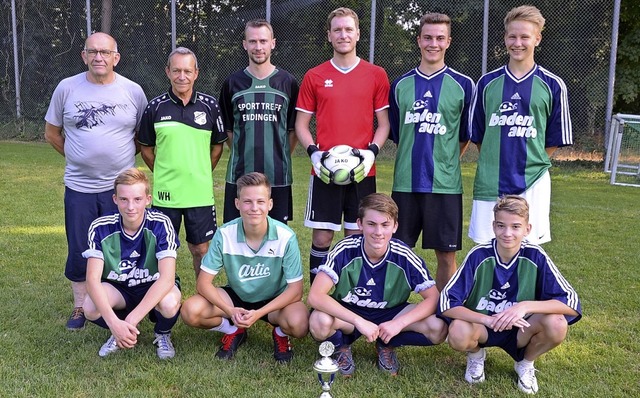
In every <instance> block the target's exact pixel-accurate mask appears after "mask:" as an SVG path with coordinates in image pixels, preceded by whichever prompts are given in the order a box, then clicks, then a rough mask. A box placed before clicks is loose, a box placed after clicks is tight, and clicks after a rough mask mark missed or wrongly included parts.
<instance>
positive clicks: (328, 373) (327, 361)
mask: <svg viewBox="0 0 640 398" xmlns="http://www.w3.org/2000/svg"><path fill="white" fill-rule="evenodd" d="M334 349H335V347H334V346H333V344H332V343H331V342H330V341H325V342H323V343H322V344H320V348H319V349H318V351H319V352H320V355H322V358H320V359H318V360H317V361H316V362H315V363H314V364H313V370H315V371H316V372H317V373H318V381H320V385H321V386H322V394H320V398H332V397H331V394H330V393H329V390H331V384H333V380H334V379H335V377H336V373H337V372H338V369H339V368H338V363H337V362H336V361H334V360H333V358H331V354H333V350H334Z"/></svg>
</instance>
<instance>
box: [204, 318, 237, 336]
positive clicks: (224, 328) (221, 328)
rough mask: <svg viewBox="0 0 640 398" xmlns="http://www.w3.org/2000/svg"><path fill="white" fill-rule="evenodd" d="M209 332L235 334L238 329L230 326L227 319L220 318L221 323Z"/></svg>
mask: <svg viewBox="0 0 640 398" xmlns="http://www.w3.org/2000/svg"><path fill="white" fill-rule="evenodd" d="M209 330H213V331H214V332H222V333H224V334H230V333H235V331H236V330H238V327H237V326H235V325H232V324H231V322H229V320H228V319H227V318H222V322H220V324H219V325H218V326H214V327H212V328H211V329H209Z"/></svg>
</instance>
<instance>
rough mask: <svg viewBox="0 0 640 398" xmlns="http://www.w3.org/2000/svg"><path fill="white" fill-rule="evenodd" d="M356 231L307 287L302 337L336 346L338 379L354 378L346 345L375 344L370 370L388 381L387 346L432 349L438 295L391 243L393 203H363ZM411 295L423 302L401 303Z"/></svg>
mask: <svg viewBox="0 0 640 398" xmlns="http://www.w3.org/2000/svg"><path fill="white" fill-rule="evenodd" d="M357 224H358V227H359V228H360V230H361V231H362V234H358V235H350V236H348V237H347V238H344V239H343V240H341V241H340V242H338V243H336V245H335V246H334V248H333V249H332V250H331V251H330V252H329V255H328V256H327V258H326V261H325V262H324V264H322V265H321V266H320V268H319V271H318V274H317V276H316V278H315V280H314V282H313V284H312V285H311V291H310V292H309V297H308V303H309V305H310V306H311V307H313V308H314V311H313V312H312V313H311V316H310V318H309V330H310V332H311V335H312V336H313V338H314V339H316V340H318V341H323V340H327V341H330V342H332V343H333V345H334V346H335V347H336V352H335V356H336V359H337V361H338V365H339V367H340V373H341V374H342V375H344V376H351V375H352V374H353V372H354V371H355V362H354V361H353V357H352V355H351V344H352V343H353V342H354V341H355V340H357V339H358V338H359V337H360V336H364V337H365V338H366V340H367V342H369V343H373V342H375V343H376V350H377V352H378V367H379V368H380V369H381V370H382V371H384V372H386V373H389V374H391V375H396V374H397V373H398V369H399V363H398V359H397V356H396V353H395V347H399V346H403V345H416V346H428V345H433V344H440V343H442V342H443V341H444V339H445V337H446V335H447V328H446V326H445V323H444V322H443V321H442V320H440V319H438V318H437V317H436V316H435V315H434V313H435V310H436V303H437V300H438V290H437V288H436V287H435V282H434V281H433V279H431V276H430V275H429V271H428V270H427V267H426V265H425V263H424V261H423V260H422V259H421V258H420V257H418V256H417V255H416V254H415V253H413V251H411V248H409V247H408V246H407V245H405V244H404V243H402V242H401V241H399V240H397V239H394V238H392V234H393V233H394V232H395V231H396V229H397V227H398V206H397V205H396V204H395V202H394V201H393V199H391V198H390V197H389V196H387V195H384V194H380V193H373V194H370V195H368V196H365V197H364V199H362V201H361V202H360V207H359V209H358V219H357ZM332 290H333V291H332ZM331 291H332V292H331ZM330 292H331V293H330ZM411 292H416V293H418V294H419V295H420V296H422V299H423V300H422V301H421V302H420V303H418V304H409V303H408V302H407V299H408V298H409V295H410V293H411Z"/></svg>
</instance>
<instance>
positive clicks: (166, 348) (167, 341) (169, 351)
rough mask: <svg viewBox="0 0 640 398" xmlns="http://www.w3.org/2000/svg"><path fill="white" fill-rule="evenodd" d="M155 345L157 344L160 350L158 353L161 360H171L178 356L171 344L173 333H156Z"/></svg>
mask: <svg viewBox="0 0 640 398" xmlns="http://www.w3.org/2000/svg"><path fill="white" fill-rule="evenodd" d="M153 344H157V345H158V348H157V349H156V353H157V354H158V358H160V359H169V358H173V357H175V356H176V349H175V348H173V343H171V333H162V334H160V333H156V338H155V340H153Z"/></svg>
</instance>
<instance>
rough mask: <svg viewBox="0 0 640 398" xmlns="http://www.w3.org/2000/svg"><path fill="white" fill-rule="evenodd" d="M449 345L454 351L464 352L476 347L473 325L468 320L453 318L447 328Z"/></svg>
mask: <svg viewBox="0 0 640 398" xmlns="http://www.w3.org/2000/svg"><path fill="white" fill-rule="evenodd" d="M448 332H449V333H448V342H449V346H450V347H451V348H453V349H454V350H456V351H462V352H466V351H469V350H472V349H473V348H475V347H477V345H478V341H477V340H476V339H474V338H473V326H472V325H471V324H470V323H469V322H465V321H460V320H453V321H452V322H451V324H450V325H449V329H448Z"/></svg>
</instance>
